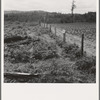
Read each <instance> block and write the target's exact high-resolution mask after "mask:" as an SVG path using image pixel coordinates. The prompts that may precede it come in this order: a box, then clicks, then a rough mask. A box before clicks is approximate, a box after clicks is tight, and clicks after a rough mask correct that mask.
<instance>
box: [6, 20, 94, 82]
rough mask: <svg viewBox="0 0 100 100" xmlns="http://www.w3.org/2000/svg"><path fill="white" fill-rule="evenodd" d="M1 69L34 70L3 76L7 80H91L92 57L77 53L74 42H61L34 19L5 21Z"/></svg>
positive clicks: (92, 79)
mask: <svg viewBox="0 0 100 100" xmlns="http://www.w3.org/2000/svg"><path fill="white" fill-rule="evenodd" d="M4 32H5V33H4V42H5V45H4V61H5V64H4V72H24V73H31V74H38V75H39V76H38V77H31V78H28V79H27V78H17V79H16V78H14V77H13V78H8V77H5V78H4V82H7V83H14V82H16V83H19V82H28V83H95V82H96V58H95V57H94V56H93V57H92V56H91V57H88V56H87V54H86V52H84V56H83V57H82V56H81V53H80V48H79V47H78V46H77V45H76V44H69V43H63V41H62V40H61V38H60V37H58V36H55V35H54V34H53V33H51V32H50V31H49V29H48V28H43V27H41V26H39V25H37V23H31V22H30V23H24V22H21V23H20V22H5V30H4Z"/></svg>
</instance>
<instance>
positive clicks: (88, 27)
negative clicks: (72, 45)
mask: <svg viewBox="0 0 100 100" xmlns="http://www.w3.org/2000/svg"><path fill="white" fill-rule="evenodd" d="M53 25H54V26H56V27H58V28H61V29H65V30H66V32H67V33H68V34H72V35H76V36H79V37H81V35H82V34H85V39H86V40H90V41H91V42H96V23H67V24H53Z"/></svg>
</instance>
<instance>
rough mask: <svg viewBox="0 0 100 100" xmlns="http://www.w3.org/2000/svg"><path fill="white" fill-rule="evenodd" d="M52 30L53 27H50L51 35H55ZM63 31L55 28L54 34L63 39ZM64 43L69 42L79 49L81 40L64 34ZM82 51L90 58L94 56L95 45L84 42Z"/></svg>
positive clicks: (87, 41)
mask: <svg viewBox="0 0 100 100" xmlns="http://www.w3.org/2000/svg"><path fill="white" fill-rule="evenodd" d="M54 28H55V27H54V26H52V28H51V30H52V32H53V33H55V30H54ZM64 31H65V30H64V29H61V28H57V27H56V32H57V33H56V34H57V35H58V36H61V37H63V32H64ZM66 42H69V43H71V44H74V43H75V44H77V45H78V46H79V47H81V38H80V37H78V36H75V35H72V34H68V33H66ZM84 51H86V52H87V54H88V55H89V56H91V55H93V56H96V44H95V43H93V42H91V41H89V40H84Z"/></svg>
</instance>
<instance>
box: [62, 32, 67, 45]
mask: <svg viewBox="0 0 100 100" xmlns="http://www.w3.org/2000/svg"><path fill="white" fill-rule="evenodd" d="M63 42H64V43H65V42H66V32H65V33H63Z"/></svg>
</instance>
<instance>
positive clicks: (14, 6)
mask: <svg viewBox="0 0 100 100" xmlns="http://www.w3.org/2000/svg"><path fill="white" fill-rule="evenodd" d="M75 1H76V2H75V4H76V6H77V8H76V9H75V13H85V12H88V11H96V0H75ZM71 3H72V0H4V10H21V11H31V10H44V11H49V12H62V13H70V12H71Z"/></svg>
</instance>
